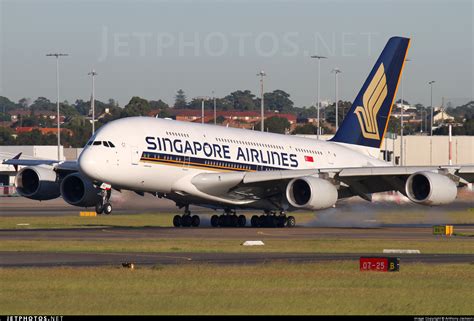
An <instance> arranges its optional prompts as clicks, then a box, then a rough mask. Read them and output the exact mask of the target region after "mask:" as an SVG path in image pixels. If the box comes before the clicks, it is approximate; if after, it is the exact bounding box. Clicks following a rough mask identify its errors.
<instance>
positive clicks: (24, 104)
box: [18, 98, 31, 109]
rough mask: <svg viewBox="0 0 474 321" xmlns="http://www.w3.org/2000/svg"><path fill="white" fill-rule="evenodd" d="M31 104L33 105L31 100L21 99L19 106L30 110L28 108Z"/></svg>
mask: <svg viewBox="0 0 474 321" xmlns="http://www.w3.org/2000/svg"><path fill="white" fill-rule="evenodd" d="M30 104H31V99H30V98H21V99H20V100H19V101H18V106H19V107H21V108H23V109H26V108H28V106H30Z"/></svg>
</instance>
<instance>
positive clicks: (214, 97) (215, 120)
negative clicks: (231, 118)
mask: <svg viewBox="0 0 474 321" xmlns="http://www.w3.org/2000/svg"><path fill="white" fill-rule="evenodd" d="M212 98H213V99H214V125H217V111H216V95H215V94H214V90H213V91H212Z"/></svg>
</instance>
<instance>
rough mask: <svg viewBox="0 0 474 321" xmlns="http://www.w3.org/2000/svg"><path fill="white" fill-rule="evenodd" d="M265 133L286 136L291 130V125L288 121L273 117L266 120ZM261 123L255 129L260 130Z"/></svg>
mask: <svg viewBox="0 0 474 321" xmlns="http://www.w3.org/2000/svg"><path fill="white" fill-rule="evenodd" d="M264 126H265V131H268V132H271V133H278V134H285V133H286V131H287V130H289V129H290V127H291V124H290V122H289V121H288V119H286V118H283V117H278V116H273V117H269V118H267V119H265V122H264ZM260 127H261V126H260V122H258V123H257V124H256V125H255V128H257V129H260Z"/></svg>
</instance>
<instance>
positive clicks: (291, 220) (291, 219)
mask: <svg viewBox="0 0 474 321" xmlns="http://www.w3.org/2000/svg"><path fill="white" fill-rule="evenodd" d="M295 225H296V219H295V218H294V217H293V216H288V219H287V220H286V226H287V227H295Z"/></svg>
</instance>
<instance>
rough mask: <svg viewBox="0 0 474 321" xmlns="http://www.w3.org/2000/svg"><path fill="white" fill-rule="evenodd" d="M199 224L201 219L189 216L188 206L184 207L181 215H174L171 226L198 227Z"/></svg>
mask: <svg viewBox="0 0 474 321" xmlns="http://www.w3.org/2000/svg"><path fill="white" fill-rule="evenodd" d="M199 224H201V219H200V218H199V216H197V215H192V216H191V211H190V210H189V206H186V207H185V210H184V214H183V215H175V217H173V225H174V226H175V227H180V226H182V227H190V226H192V227H198V226H199Z"/></svg>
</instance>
